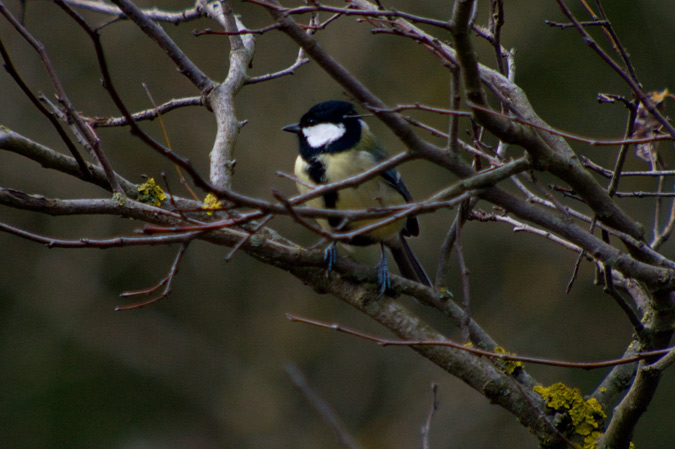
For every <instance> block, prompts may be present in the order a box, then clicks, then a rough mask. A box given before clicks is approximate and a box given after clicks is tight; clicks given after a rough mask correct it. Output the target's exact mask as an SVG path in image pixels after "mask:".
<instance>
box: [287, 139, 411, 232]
mask: <svg viewBox="0 0 675 449" xmlns="http://www.w3.org/2000/svg"><path fill="white" fill-rule="evenodd" d="M316 159H317V162H319V163H321V164H322V165H323V167H324V170H325V172H324V180H325V182H323V183H325V184H329V183H332V182H337V181H342V180H344V179H347V178H350V177H352V176H355V175H358V174H359V173H362V172H364V171H365V170H368V169H369V168H372V167H373V165H374V161H373V157H372V155H370V154H369V153H367V152H365V151H344V152H340V153H334V154H320V155H317V156H316ZM308 171H309V164H308V163H307V162H306V161H305V160H304V159H302V157H300V156H298V158H297V159H296V161H295V176H296V177H297V178H298V180H299V181H301V182H298V183H297V187H298V190H299V191H300V193H307V192H309V191H311V190H312V187H311V186H316V185H317V183H315V182H314V181H313V180H312V179H311V178H310V176H309V172H308ZM404 203H405V199H404V198H403V196H402V195H401V194H400V193H399V192H398V191H397V190H396V189H394V187H393V186H391V184H389V183H387V182H386V180H385V179H384V178H382V177H381V176H376V177H375V178H373V179H371V180H369V181H366V182H364V183H362V184H359V185H358V186H356V187H348V188H345V189H341V190H338V191H337V198H336V201H335V208H336V209H340V210H361V209H373V208H381V207H387V206H395V205H401V204H404ZM306 204H307V205H308V206H311V207H316V208H325V207H326V204H325V201H324V198H322V197H318V198H314V199H312V200H309V201H307V203H306ZM381 220H383V219H382V218H378V219H372V220H358V221H355V222H353V223H351V224H350V225H348V227H347V229H350V230H353V229H357V228H359V227H362V226H366V225H370V224H372V223H376V222H378V221H381ZM317 222H318V223H319V225H320V226H321V227H322V228H324V229H326V230H331V229H332V228H331V226H330V225H329V223H328V220H325V219H319V220H317ZM404 225H405V219H401V220H397V221H395V222H393V223H390V224H388V225H386V226H383V227H380V228H377V229H375V230H373V231H370V232H367V233H365V234H364V236H366V237H368V238H369V239H372V240H373V241H384V242H386V241H389V240H391V239H393V238H395V237H396V236H397V235H398V233H399V232H400V231H401V229H402V228H403V226H404Z"/></svg>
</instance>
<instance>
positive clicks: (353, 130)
mask: <svg viewBox="0 0 675 449" xmlns="http://www.w3.org/2000/svg"><path fill="white" fill-rule="evenodd" d="M283 130H284V131H288V132H292V133H296V134H297V135H298V137H299V139H300V154H301V155H302V156H303V157H304V158H305V159H308V158H310V157H312V156H314V155H316V154H318V153H339V152H341V151H346V150H349V149H351V148H353V147H354V146H356V145H357V144H358V143H359V140H361V120H360V119H359V118H358V116H357V113H356V111H355V110H354V106H352V104H351V103H347V102H346V101H336V100H334V101H326V102H324V103H319V104H317V105H315V106H312V108H311V109H310V110H309V111H307V112H306V113H305V115H303V116H302V118H301V119H300V122H298V123H294V124H292V125H288V126H286V127H284V128H283Z"/></svg>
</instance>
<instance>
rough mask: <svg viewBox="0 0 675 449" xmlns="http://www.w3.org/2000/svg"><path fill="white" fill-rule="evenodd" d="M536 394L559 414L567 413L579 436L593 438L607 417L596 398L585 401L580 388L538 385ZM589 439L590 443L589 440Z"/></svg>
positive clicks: (560, 384)
mask: <svg viewBox="0 0 675 449" xmlns="http://www.w3.org/2000/svg"><path fill="white" fill-rule="evenodd" d="M534 392H535V393H537V394H539V396H541V397H542V398H543V399H544V400H545V401H546V405H547V406H548V407H550V408H552V409H554V410H556V411H558V412H563V413H567V414H568V416H569V417H570V420H571V422H572V426H573V428H574V431H575V432H576V433H578V434H579V435H582V436H586V437H591V436H592V435H593V433H594V432H595V430H596V429H597V428H599V427H600V422H601V421H602V420H603V419H604V418H606V417H607V415H606V414H605V412H604V411H603V410H602V406H601V405H600V403H599V402H598V401H597V400H596V399H595V398H591V399H588V400H584V398H583V396H582V395H581V391H579V389H578V388H570V387H568V386H567V385H565V384H563V383H561V382H558V383H555V384H553V385H551V386H550V387H543V386H541V385H537V386H536V387H534ZM598 436H599V435H598ZM587 439H588V440H589V441H590V439H589V438H587ZM596 439H597V438H596ZM584 444H586V440H584ZM593 444H595V443H593ZM584 447H586V446H584ZM591 447H592V446H591Z"/></svg>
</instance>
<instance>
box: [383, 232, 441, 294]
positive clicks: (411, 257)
mask: <svg viewBox="0 0 675 449" xmlns="http://www.w3.org/2000/svg"><path fill="white" fill-rule="evenodd" d="M387 246H388V247H389V249H390V250H391V254H392V256H394V261H395V262H396V265H398V270H399V271H400V272H401V276H403V277H404V278H406V279H410V280H411V281H415V282H419V283H420V284H424V285H426V286H427V287H433V284H432V283H431V279H429V276H428V275H427V273H426V271H424V268H422V264H421V263H420V261H419V259H417V257H416V256H415V253H413V251H412V249H411V248H410V246H408V243H407V242H406V241H405V238H404V237H403V236H401V235H399V237H398V238H397V239H396V240H395V241H393V242H390V244H389V245H387Z"/></svg>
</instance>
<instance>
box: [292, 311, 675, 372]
mask: <svg viewBox="0 0 675 449" xmlns="http://www.w3.org/2000/svg"><path fill="white" fill-rule="evenodd" d="M286 318H288V319H289V320H290V321H293V322H298V323H305V324H310V325H312V326H316V327H320V328H323V329H331V330H334V331H338V332H342V333H344V334H347V335H351V336H354V337H358V338H361V339H363V340H368V341H372V342H374V343H377V344H378V345H379V346H383V347H385V346H445V347H449V348H454V349H458V350H460V351H466V352H470V353H472V354H475V355H478V356H483V357H490V358H493V359H499V360H504V361H518V362H523V363H532V364H535V365H547V366H555V367H560V368H580V369H585V370H591V369H599V368H607V367H609V366H616V365H624V364H627V363H634V362H637V361H640V360H644V359H647V358H649V357H654V356H660V355H664V354H667V353H668V352H669V351H671V350H673V349H674V348H665V349H657V350H654V351H644V352H641V353H639V354H637V355H635V356H633V357H626V358H621V359H611V360H602V361H599V362H567V361H564V360H553V359H544V358H540V357H528V356H521V355H513V354H504V353H498V352H491V351H485V350H483V349H479V348H476V347H473V346H466V345H463V344H461V343H457V342H455V341H452V340H449V339H446V340H443V341H432V340H391V339H386V338H380V337H376V336H374V335H370V334H366V333H365V332H361V331H358V330H355V329H350V328H348V327H345V326H342V325H341V324H337V323H327V322H324V321H319V320H314V319H311V318H304V317H300V316H297V315H293V314H291V313H286Z"/></svg>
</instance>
